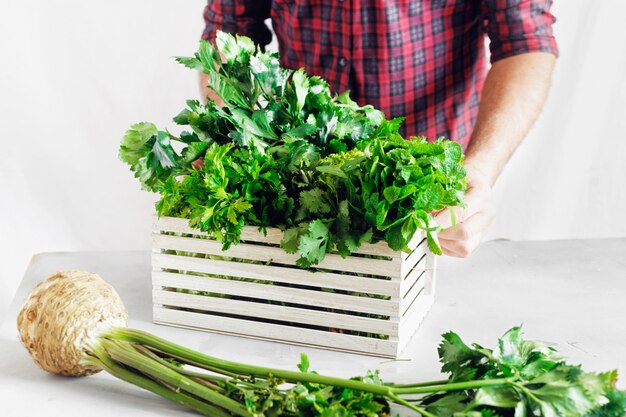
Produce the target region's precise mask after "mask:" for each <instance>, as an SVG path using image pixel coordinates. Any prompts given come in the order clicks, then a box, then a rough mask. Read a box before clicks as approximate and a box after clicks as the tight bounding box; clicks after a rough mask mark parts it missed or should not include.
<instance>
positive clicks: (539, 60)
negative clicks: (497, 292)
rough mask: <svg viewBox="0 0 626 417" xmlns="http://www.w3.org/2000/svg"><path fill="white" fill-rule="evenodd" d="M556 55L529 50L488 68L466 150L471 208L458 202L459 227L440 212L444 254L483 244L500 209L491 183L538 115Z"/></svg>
mask: <svg viewBox="0 0 626 417" xmlns="http://www.w3.org/2000/svg"><path fill="white" fill-rule="evenodd" d="M555 60H556V57H555V56H554V55H553V54H550V53H544V52H537V53H525V54H521V55H515V56H511V57H508V58H505V59H502V60H500V61H497V62H495V63H494V64H493V66H492V68H491V70H490V71H489V74H488V75H487V79H486V80H485V86H484V89H483V93H482V98H481V102H480V108H479V112H478V119H477V120H476V126H475V128H474V132H473V134H472V138H471V141H470V144H469V146H468V148H467V150H466V160H465V166H466V169H467V179H468V192H467V194H466V198H465V203H466V208H465V209H456V208H455V213H456V216H457V222H458V224H457V227H456V229H454V228H451V219H450V214H449V212H448V211H443V212H442V213H441V214H439V215H438V216H437V217H436V220H437V222H439V224H440V225H441V226H442V227H443V228H444V229H446V230H444V231H442V232H440V233H439V240H440V244H441V248H442V250H443V252H444V253H445V254H447V255H451V256H457V257H465V256H468V255H469V254H470V253H471V252H472V251H473V250H474V249H475V248H476V247H477V246H478V245H479V244H480V241H481V239H482V238H483V236H484V235H485V233H486V231H487V228H488V227H489V225H490V224H491V222H492V221H493V218H494V215H495V209H494V206H493V202H492V197H491V188H492V187H493V185H494V183H495V182H496V179H497V178H498V176H499V175H500V172H501V171H502V169H503V168H504V166H505V165H506V163H507V162H508V160H509V158H510V157H511V155H513V152H514V151H515V149H516V148H517V147H518V145H519V144H520V143H521V142H522V140H523V139H524V137H525V136H526V134H527V133H528V130H529V129H530V127H531V126H532V125H533V123H534V122H535V120H536V119H537V117H538V116H539V113H540V111H541V108H542V106H543V103H544V102H545V100H546V97H547V95H548V91H549V89H550V81H551V78H552V69H553V67H554V62H555Z"/></svg>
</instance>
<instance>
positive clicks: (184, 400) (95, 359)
mask: <svg viewBox="0 0 626 417" xmlns="http://www.w3.org/2000/svg"><path fill="white" fill-rule="evenodd" d="M92 353H93V354H94V355H96V356H86V357H85V359H84V360H85V362H87V363H90V364H92V365H94V366H96V367H98V368H100V369H102V370H104V371H106V372H108V373H109V374H111V375H113V376H114V377H116V378H118V379H121V380H122V381H126V382H128V383H131V384H133V385H136V386H138V387H139V388H143V389H145V390H148V391H150V392H152V393H154V394H157V395H159V396H161V397H163V398H165V399H168V400H170V401H173V402H175V403H178V404H180V405H182V406H184V407H187V408H190V409H192V410H195V411H197V412H198V413H200V414H203V415H205V416H210V417H231V414H230V413H227V412H226V411H224V410H223V409H221V408H219V407H216V406H214V405H212V404H208V403H205V402H204V401H201V400H199V399H197V398H194V397H191V396H189V395H187V394H185V393H184V392H176V391H172V390H170V389H168V388H166V387H165V386H163V385H161V384H159V383H157V382H155V381H153V380H151V379H149V378H146V377H144V376H142V375H141V374H139V373H135V372H133V371H131V370H128V369H126V368H124V367H122V366H120V365H118V364H117V363H116V362H115V361H114V360H113V359H112V358H111V357H110V356H109V354H108V353H107V352H106V351H105V350H104V349H102V348H96V349H94V351H93V352H92Z"/></svg>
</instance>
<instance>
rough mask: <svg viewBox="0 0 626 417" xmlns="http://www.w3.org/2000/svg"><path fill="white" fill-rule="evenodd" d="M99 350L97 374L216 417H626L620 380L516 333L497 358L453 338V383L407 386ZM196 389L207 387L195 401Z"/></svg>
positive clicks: (304, 364) (194, 356) (449, 339)
mask: <svg viewBox="0 0 626 417" xmlns="http://www.w3.org/2000/svg"><path fill="white" fill-rule="evenodd" d="M99 344H100V349H99V350H98V351H96V357H94V358H92V359H91V360H92V361H93V362H94V363H95V364H96V365H98V366H100V367H104V369H106V370H107V371H108V372H110V373H112V374H113V375H114V376H117V377H119V378H122V379H126V380H128V381H130V382H133V383H137V381H138V380H140V379H142V378H145V375H144V373H147V375H148V376H149V377H150V378H151V379H150V381H156V382H157V383H158V384H161V385H163V387H165V388H166V389H161V388H159V389H153V391H154V392H157V393H161V394H162V395H163V393H165V394H166V395H167V396H168V397H169V398H170V399H174V400H176V401H178V402H180V403H181V404H184V405H187V406H189V407H191V408H193V409H195V410H197V411H199V412H200V413H203V414H205V415H209V416H219V417H228V416H242V417H263V416H266V417H275V416H286V417H287V416H291V417H386V416H390V415H392V414H393V413H394V411H392V406H394V407H396V408H398V407H399V408H401V409H403V410H404V411H406V410H410V411H412V412H414V413H417V414H419V415H421V416H424V417H624V416H625V415H626V392H624V391H621V390H618V389H617V388H616V386H615V384H616V380H617V372H616V371H609V372H605V373H594V372H586V371H584V370H583V369H582V368H581V367H580V366H578V365H571V364H568V363H567V362H565V361H564V360H563V358H561V357H560V356H559V355H558V353H557V352H556V351H555V350H554V349H553V348H551V347H549V346H547V345H545V344H543V343H539V342H536V341H531V340H525V339H523V338H522V335H521V330H520V328H519V327H515V328H513V329H511V330H509V331H508V332H506V333H505V334H504V335H503V336H502V337H501V338H500V339H499V340H498V343H497V345H496V347H495V348H494V349H488V348H484V347H482V346H480V345H477V344H473V345H471V346H468V345H466V344H465V343H464V342H463V341H462V340H461V338H460V337H459V336H458V335H457V334H456V333H453V332H449V333H446V334H444V335H443V341H442V342H441V344H440V346H439V358H440V361H441V364H442V372H444V373H446V374H448V378H447V379H442V380H437V381H422V382H412V383H403V384H401V383H391V382H384V381H383V380H382V379H381V378H380V376H379V373H378V372H371V371H370V372H367V373H366V374H365V376H363V377H355V378H351V379H345V378H338V377H334V376H329V375H322V374H319V373H317V372H315V371H312V370H310V364H309V360H308V358H307V356H306V355H304V354H303V355H301V362H300V364H299V365H298V369H299V371H296V370H285V369H280V368H267V367H262V366H258V365H250V364H243V363H237V362H232V361H226V360H223V359H219V358H215V357H211V356H208V355H205V354H203V353H200V352H196V351H193V350H191V349H187V348H185V347H182V346H179V345H176V344H174V343H172V342H168V341H166V340H163V339H160V338H158V337H156V336H153V335H150V334H147V333H145V332H141V331H139V330H133V329H127V328H116V329H113V330H111V331H110V332H109V333H108V334H105V335H104V336H102V338H101V340H100V342H99ZM137 370H141V372H139V371H137ZM135 373H136V374H135ZM172 375H174V376H176V378H174V377H171V376H172ZM164 381H167V383H165V382H164ZM194 382H195V383H197V384H200V385H197V384H196V385H195V390H194V391H191V388H192V386H194V384H193V383H194ZM189 392H192V393H193V394H194V395H195V396H190V395H189ZM205 399H208V400H205ZM192 400H193V401H192ZM414 415H415V414H414ZM396 416H398V414H396Z"/></svg>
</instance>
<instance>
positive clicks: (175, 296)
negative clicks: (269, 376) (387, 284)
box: [153, 289, 398, 336]
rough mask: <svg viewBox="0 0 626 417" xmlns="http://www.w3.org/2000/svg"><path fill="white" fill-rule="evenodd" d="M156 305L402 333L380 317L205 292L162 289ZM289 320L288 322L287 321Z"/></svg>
mask: <svg viewBox="0 0 626 417" xmlns="http://www.w3.org/2000/svg"><path fill="white" fill-rule="evenodd" d="M153 300H154V303H155V304H159V305H162V306H172V307H182V308H189V309H193V310H202V311H206V312H211V313H224V314H228V315H237V316H240V318H242V319H245V318H246V317H249V318H250V320H251V321H259V319H261V320H276V321H283V322H287V323H293V326H294V327H299V325H302V324H304V325H311V326H319V327H325V328H328V327H329V326H332V328H333V329H343V330H348V331H358V332H366V333H376V334H384V335H387V336H398V322H397V321H395V322H394V321H391V320H378V319H373V318H368V317H359V316H354V315H347V314H338V313H331V312H326V311H319V310H310V309H305V308H296V307H288V306H283V305H276V304H267V303H258V302H249V301H241V300H233V299H229V298H220V297H207V296H204V295H195V294H185V293H179V292H172V291H164V290H161V289H155V290H153ZM287 323H285V324H287Z"/></svg>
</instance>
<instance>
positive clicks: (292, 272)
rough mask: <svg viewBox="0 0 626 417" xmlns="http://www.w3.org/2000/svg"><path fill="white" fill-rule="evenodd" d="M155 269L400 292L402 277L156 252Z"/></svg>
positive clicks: (388, 292) (382, 292) (343, 288)
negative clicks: (344, 272) (382, 276)
mask: <svg viewBox="0 0 626 417" xmlns="http://www.w3.org/2000/svg"><path fill="white" fill-rule="evenodd" d="M152 266H153V268H155V269H157V270H158V269H164V268H167V269H175V270H181V271H188V272H197V273H205V274H213V275H225V276H234V277H241V278H248V279H258V280H264V281H273V282H281V283H287V284H299V285H309V286H313V287H316V286H317V287H322V288H332V289H336V290H346V291H358V292H366V293H370V294H377V295H387V296H390V297H392V296H397V295H398V291H399V288H400V283H399V282H400V280H399V279H379V278H366V277H359V276H354V275H346V274H334V273H332V272H323V271H316V272H312V271H307V270H304V269H297V268H284V267H280V266H272V265H259V264H249V263H241V262H228V261H217V260H207V259H203V258H194V257H189V256H179V255H168V254H164V253H153V254H152Z"/></svg>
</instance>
